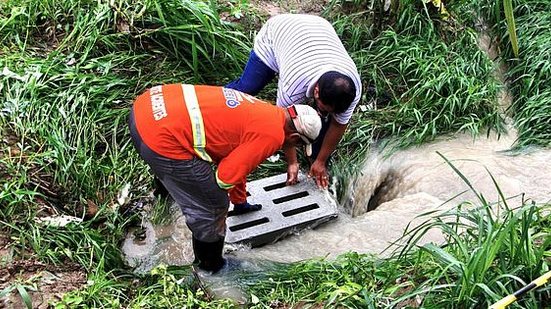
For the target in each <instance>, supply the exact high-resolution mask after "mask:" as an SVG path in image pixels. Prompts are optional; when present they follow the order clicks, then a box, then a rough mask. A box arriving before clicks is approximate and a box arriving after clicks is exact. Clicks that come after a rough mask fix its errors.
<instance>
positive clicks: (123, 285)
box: [0, 0, 551, 308]
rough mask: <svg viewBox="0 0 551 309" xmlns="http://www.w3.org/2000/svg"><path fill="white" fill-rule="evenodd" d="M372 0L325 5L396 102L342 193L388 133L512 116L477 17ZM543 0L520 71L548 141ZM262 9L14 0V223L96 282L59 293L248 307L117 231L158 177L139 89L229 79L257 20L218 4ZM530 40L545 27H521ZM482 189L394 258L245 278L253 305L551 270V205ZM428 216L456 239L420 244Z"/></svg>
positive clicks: (420, 138)
mask: <svg viewBox="0 0 551 309" xmlns="http://www.w3.org/2000/svg"><path fill="white" fill-rule="evenodd" d="M366 3H368V2H366V1H352V2H351V1H332V2H331V6H330V7H332V8H338V9H335V10H327V11H326V12H325V13H324V14H326V16H327V17H328V18H329V19H330V20H332V21H334V24H335V27H336V29H337V31H338V32H339V34H340V35H341V36H342V37H343V40H344V43H345V44H346V45H347V48H348V49H349V50H350V53H351V56H352V57H353V58H354V60H355V61H356V63H357V65H358V69H359V70H360V72H361V74H362V76H363V77H364V80H365V85H364V89H365V88H366V87H367V86H368V85H373V86H374V87H375V90H376V93H377V94H378V95H381V94H383V93H386V94H387V95H388V96H389V98H390V100H389V102H387V103H386V104H385V105H379V106H377V108H376V109H373V110H369V111H367V112H357V113H356V114H355V115H354V120H353V122H352V123H351V126H350V128H349V130H348V132H347V134H346V136H345V137H344V140H343V141H342V142H341V144H340V146H339V151H338V152H337V153H336V155H335V159H336V160H334V164H333V166H332V173H333V174H332V175H334V177H335V178H336V179H337V185H336V188H335V190H336V191H337V192H339V190H342V188H346V187H347V185H346V184H347V181H348V180H349V179H350V178H351V177H352V175H354V173H355V172H356V169H357V167H358V166H360V162H361V161H362V159H363V158H364V157H365V154H366V153H367V152H368V151H369V150H370V149H371V148H372V147H376V146H377V145H379V144H380V143H384V142H388V143H391V144H393V145H396V146H397V147H408V146H412V145H419V144H422V143H425V142H427V141H430V140H432V139H433V138H435V137H436V136H440V135H443V134H447V133H454V132H458V131H467V132H470V133H472V134H473V135H478V134H482V133H484V132H485V131H486V130H488V129H496V130H499V129H501V119H500V117H499V114H498V106H497V104H496V102H495V95H496V93H497V91H498V89H499V88H500V85H499V84H498V83H497V82H496V81H495V80H494V79H493V77H492V63H491V62H490V61H489V60H488V59H487V58H486V57H485V55H484V54H483V53H482V52H480V51H479V50H478V49H477V47H476V35H475V32H474V31H473V30H472V28H470V27H467V26H463V25H462V24H461V22H460V21H458V20H455V19H454V18H451V19H448V20H444V19H443V18H442V16H441V15H440V13H439V12H438V10H436V9H435V8H434V7H432V6H430V5H428V6H424V5H423V4H422V3H421V2H418V1H417V2H413V1H406V2H399V3H397V2H394V1H393V2H392V3H393V5H396V6H392V8H391V10H390V11H389V12H388V13H385V12H383V11H382V10H381V8H380V7H378V6H376V7H375V10H376V11H377V13H374V11H370V10H365V9H359V7H362V6H365V4H366ZM537 3H538V4H537V5H528V3H525V2H522V4H521V5H518V6H517V7H515V9H516V10H515V14H516V15H515V18H516V20H517V31H518V33H519V50H520V55H521V57H523V58H522V59H529V60H530V61H528V60H522V59H520V60H512V62H513V63H514V64H515V66H513V67H512V71H511V79H512V80H514V81H515V82H516V83H517V84H515V85H514V86H513V89H514V91H515V93H517V96H518V98H519V99H518V100H519V101H518V103H516V104H515V108H516V109H517V110H518V113H517V116H516V118H515V119H516V121H517V124H518V126H519V128H521V130H520V131H521V136H522V138H521V140H522V141H524V143H536V144H541V143H542V142H544V141H545V140H546V137H548V135H545V134H544V133H545V132H547V134H548V132H551V130H550V129H549V128H548V123H549V121H548V114H547V112H546V111H548V110H549V108H548V104H549V100H547V97H548V94H549V91H548V88H545V87H546V86H545V85H546V84H545V83H544V78H545V76H548V74H547V69H548V64H549V63H548V62H549V61H548V60H549V59H548V58H545V55H546V54H545V53H544V52H543V51H545V50H546V49H545V46H547V45H546V44H547V41H546V40H547V38H546V37H545V36H543V35H540V34H538V33H537V32H535V31H536V30H532V29H531V28H530V23H534V24H537V25H539V26H538V27H547V24H545V22H546V21H547V19H546V18H547V17H546V15H545V9H544V8H548V6H547V5H548V2H546V1H544V0H540V1H538V2H537ZM397 4H399V5H397ZM453 8H454V6H453V5H451V6H450V7H449V8H448V9H449V10H450V11H452V13H453ZM248 9H250V6H249V5H248V4H247V3H246V2H235V1H234V2H231V4H230V7H229V8H228V7H220V3H217V2H214V1H209V2H204V1H191V0H183V1H176V0H157V1H151V0H143V1H138V2H129V1H126V0H120V1H110V2H106V1H91V0H83V1H77V0H71V1H53V0H40V1H31V0H8V1H3V2H0V12H1V13H0V40H1V42H2V45H0V55H1V57H0V70H1V71H0V98H1V100H0V132H1V135H2V139H0V233H1V234H2V236H4V235H6V236H8V238H10V239H12V240H13V241H12V244H11V245H12V246H13V248H14V259H19V260H25V259H35V260H39V261H42V262H44V263H47V264H49V265H64V264H68V263H71V264H72V263H75V264H77V265H79V267H80V268H81V269H82V270H83V271H85V272H86V273H87V276H88V279H89V282H88V284H87V285H86V286H85V287H84V288H82V289H80V290H76V291H73V292H71V293H68V294H66V295H65V296H64V297H63V299H62V300H61V301H59V302H57V303H56V304H54V305H53V306H56V307H57V308H64V307H116V308H119V307H127V308H142V307H145V308H154V307H174V306H177V307H193V308H212V307H217V308H233V307H235V304H233V303H231V302H229V301H228V300H215V301H214V300H211V299H210V298H209V297H208V295H206V294H205V293H204V292H203V291H202V290H201V289H199V288H198V287H197V286H196V282H194V280H193V279H191V278H190V270H189V268H185V267H184V268H171V267H168V268H166V267H162V266H161V267H159V268H157V269H155V270H154V271H153V272H152V273H151V274H148V275H137V274H133V273H131V269H128V268H127V267H126V266H125V265H124V262H123V259H122V255H121V252H120V249H119V245H118V244H119V242H120V240H121V239H122V238H123V235H124V231H125V229H126V227H128V226H129V225H130V224H131V223H132V222H134V220H135V219H136V218H135V217H134V216H128V213H129V212H131V210H132V209H133V208H135V207H136V205H137V203H138V202H140V201H142V200H144V199H145V197H146V196H147V195H148V194H149V192H150V191H151V187H150V183H151V180H150V175H149V174H148V171H147V168H146V166H145V165H144V163H143V162H141V160H140V159H139V158H138V156H137V154H136V153H135V151H134V149H133V148H132V145H131V144H130V139H129V137H128V132H127V128H126V117H127V114H128V108H129V107H130V106H131V103H132V100H133V99H134V97H135V96H137V95H138V94H139V93H141V92H142V91H143V90H144V89H146V88H148V87H150V86H152V85H155V84H159V83H172V82H187V83H208V84H223V83H224V82H225V81H227V80H228V79H229V78H233V77H235V76H238V74H239V73H240V70H241V68H242V66H243V65H244V63H245V61H246V58H247V53H248V51H249V49H250V46H251V41H250V38H249V34H245V33H246V31H249V29H241V28H240V27H239V25H235V24H231V23H228V22H225V21H223V20H221V19H220V18H219V16H218V14H219V12H220V11H226V12H230V13H231V14H240V13H243V12H246V10H248ZM547 11H549V10H547ZM339 12H340V13H339ZM452 17H455V15H452ZM247 19H250V20H255V18H254V17H247ZM540 21H541V24H538V23H539V22H540ZM536 28H537V27H534V29H536ZM528 36H530V37H532V36H534V37H535V38H536V39H535V40H533V41H530V40H523V37H528ZM539 48H541V49H539ZM507 53H508V51H507V50H505V54H507ZM521 60H522V61H521ZM539 72H542V73H541V75H538V74H539ZM530 74H532V75H530ZM545 74H547V75H545ZM527 76H535V79H534V82H533V83H531V82H530V79H529V78H527ZM523 91H524V92H523ZM273 93H274V92H273V88H271V89H268V90H267V91H266V95H268V96H270V95H273ZM272 99H273V98H272ZM368 99H370V98H369V97H367V96H366V97H364V101H363V103H367V102H368ZM546 130H547V131H546ZM548 140H549V139H548V138H547V141H548ZM284 170H285V166H284V163H283V162H282V161H278V162H275V163H271V162H265V163H264V164H263V165H262V166H261V168H260V169H258V170H257V171H256V172H255V175H253V178H255V177H265V176H269V175H273V174H274V173H281V172H283V171H284ZM125 188H130V189H129V194H128V195H126V194H123V192H124V191H125ZM121 195H123V196H121ZM119 198H121V202H119ZM480 202H481V206H480V208H475V209H474V210H473V209H472V208H471V209H469V210H466V209H465V208H467V207H466V206H461V207H459V208H458V209H457V210H456V211H454V212H450V213H446V214H443V215H441V216H439V217H437V219H436V221H430V222H429V221H428V222H427V223H426V225H425V226H422V227H419V228H417V229H415V230H413V231H412V232H411V234H408V236H409V237H410V238H409V239H410V240H409V243H408V246H407V247H406V248H405V249H404V251H403V252H402V254H401V255H399V256H394V257H393V258H391V259H388V260H380V259H377V258H376V257H373V256H365V255H360V254H355V253H349V254H346V255H344V256H342V257H340V258H339V259H337V260H335V261H323V260H313V261H305V262H303V263H298V264H293V265H287V266H281V267H280V268H279V269H278V270H277V271H275V272H270V273H265V274H253V275H252V277H251V278H247V277H243V278H242V279H243V280H242V282H241V283H242V284H244V285H245V286H247V287H248V288H249V292H250V295H251V303H250V304H249V305H250V307H256V308H264V307H268V306H273V305H274V304H278V303H279V304H301V303H308V304H321V305H326V306H327V307H334V306H342V307H349V308H359V307H361V308H365V307H368V308H369V307H373V308H380V307H393V306H398V305H407V304H411V302H412V301H413V302H415V301H416V300H415V299H416V298H420V299H421V300H422V301H423V304H424V305H427V307H430V306H444V307H447V306H453V305H454V304H453V303H452V301H457V302H458V303H459V304H461V305H463V306H464V307H470V306H477V305H487V303H488V302H489V301H490V300H495V299H497V298H498V297H500V296H504V295H506V294H508V293H510V292H512V291H514V290H515V289H516V288H518V287H519V286H521V284H522V282H527V281H529V280H531V279H533V278H535V277H537V276H538V275H539V274H540V273H541V272H542V271H543V270H545V269H548V268H549V257H550V255H551V254H550V253H549V245H550V244H549V237H548V235H549V228H548V227H547V226H549V219H548V217H546V216H544V215H543V214H544V213H546V211H548V210H549V206H548V205H545V206H539V207H536V206H534V205H531V204H526V205H521V206H519V207H517V208H514V209H512V208H508V207H505V208H504V209H503V211H501V212H500V213H499V214H495V213H492V212H491V211H490V210H489V205H486V204H484V203H483V201H480ZM160 206H163V205H162V204H161V205H160ZM164 206H166V205H164ZM164 213H166V207H164V208H163V207H159V209H157V212H156V213H155V214H154V215H153V217H154V218H157V219H158V220H161V219H162V218H163V217H164ZM60 214H63V215H69V216H74V217H76V218H80V219H84V221H83V223H80V224H69V225H67V226H63V227H55V226H47V225H43V224H40V223H38V222H37V221H36V218H38V217H45V216H56V215H60ZM513 223H514V224H513ZM428 228H437V229H440V230H442V231H443V232H444V233H445V234H446V235H448V236H449V240H450V242H449V244H448V245H446V246H443V247H438V246H435V245H421V244H418V243H417V241H416V239H417V238H418V237H419V236H420V235H422V234H423V233H424V232H425V231H426V229H428ZM459 230H462V231H465V232H466V235H465V234H463V233H459ZM492 239H499V240H500V241H499V242H491V241H490V240H492ZM471 248H473V249H476V250H474V253H469V252H470V251H469V250H470V249H471ZM450 262H452V263H451V264H450ZM27 289H28V287H26V286H24V285H21V284H19V283H17V284H15V285H10V286H9V287H7V288H5V289H4V290H2V291H0V295H4V294H7V293H8V292H6V291H9V292H11V291H15V290H17V291H19V294H20V295H22V296H24V295H27V296H28V295H29V293H27V291H26V290H27ZM252 295H254V297H252ZM27 296H24V298H26V299H27V300H26V301H27V302H28V300H29V299H28V297H27ZM29 297H30V296H29ZM548 300H549V290H548V289H547V290H546V289H538V290H536V291H535V292H533V293H531V294H530V295H529V296H528V297H527V298H526V299H525V300H523V302H522V305H523V306H524V307H535V306H537V304H541V303H545V301H548Z"/></svg>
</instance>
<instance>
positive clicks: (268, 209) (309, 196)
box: [226, 173, 338, 247]
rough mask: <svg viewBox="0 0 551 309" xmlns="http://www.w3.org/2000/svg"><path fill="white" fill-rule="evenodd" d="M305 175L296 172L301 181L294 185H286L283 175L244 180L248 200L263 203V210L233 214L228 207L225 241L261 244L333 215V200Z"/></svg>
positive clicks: (331, 217) (329, 218)
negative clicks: (307, 179)
mask: <svg viewBox="0 0 551 309" xmlns="http://www.w3.org/2000/svg"><path fill="white" fill-rule="evenodd" d="M305 178H306V177H305V176H304V175H303V174H302V173H301V174H299V179H300V180H301V182H300V183H298V184H297V185H294V186H286V185H285V181H286V179H287V175H286V174H280V175H276V176H273V177H268V178H264V179H260V180H255V181H252V182H249V183H247V190H248V193H249V194H248V195H249V196H250V197H249V202H250V203H255V204H262V209H261V210H260V211H255V212H251V213H247V214H243V215H239V216H234V215H232V212H231V208H230V213H229V214H228V219H227V220H226V223H227V232H226V242H227V243H246V244H249V245H251V246H253V247H256V246H261V245H264V244H267V243H272V242H275V241H277V240H279V239H281V238H283V237H285V236H287V235H289V234H291V233H293V232H295V231H297V230H300V229H304V228H307V227H315V226H317V225H319V224H322V223H324V222H327V221H329V220H331V219H334V218H336V217H337V216H338V213H337V205H336V203H335V202H333V201H330V200H327V199H326V197H325V196H324V192H323V191H321V190H319V189H318V188H317V187H316V186H315V184H314V183H313V182H312V181H306V179H305ZM232 207H233V206H232Z"/></svg>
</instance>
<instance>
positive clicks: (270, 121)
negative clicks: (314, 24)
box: [129, 84, 322, 272]
mask: <svg viewBox="0 0 551 309" xmlns="http://www.w3.org/2000/svg"><path fill="white" fill-rule="evenodd" d="M321 126H322V125H321V120H320V117H319V116H318V114H317V113H316V111H315V110H314V109H313V108H311V107H309V106H304V105H298V106H290V107H287V108H282V107H278V106H273V105H272V104H268V103H266V102H264V101H261V100H259V99H256V98H255V97H253V96H250V95H247V94H245V93H241V92H239V91H236V90H234V89H227V88H222V87H216V86H206V85H187V84H171V85H162V86H155V87H152V88H151V89H149V90H148V91H146V92H145V93H143V94H142V95H140V96H139V97H138V98H137V99H136V101H135V102H134V105H133V107H132V110H131V111H130V117H129V127H130V136H131V138H132V141H133V143H134V146H135V147H136V149H137V150H138V153H139V155H140V156H141V157H142V158H143V159H144V161H145V162H146V163H147V164H148V165H149V166H150V167H151V170H152V171H153V174H154V175H155V176H156V177H157V178H158V179H159V180H160V182H161V183H162V185H163V186H164V187H166V189H167V190H168V192H169V193H170V195H171V196H172V198H174V200H175V201H176V202H177V203H178V205H179V206H180V208H181V210H182V212H183V214H184V215H185V217H186V224H187V226H188V227H189V229H190V230H191V232H192V236H193V239H192V241H193V253H194V255H195V260H196V263H197V264H198V266H199V267H200V268H202V269H204V270H207V271H212V272H217V271H218V270H220V269H221V268H222V267H223V266H224V264H225V261H224V259H223V257H222V251H223V247H224V238H225V234H226V216H227V214H228V208H229V202H232V204H233V205H234V208H233V212H234V213H235V212H236V211H239V212H241V213H243V212H247V211H251V210H259V209H260V208H254V209H253V207H252V206H260V205H250V204H249V203H248V202H247V190H246V180H247V175H248V174H249V173H250V172H251V171H253V170H254V169H255V168H256V167H257V166H258V165H259V164H260V163H262V161H264V160H265V159H266V158H267V157H269V156H270V155H272V154H273V153H274V152H275V151H276V150H278V149H280V148H282V147H283V148H287V147H295V146H296V145H297V144H298V143H301V144H305V145H306V150H307V151H308V149H310V147H309V146H311V142H312V141H313V140H315V139H316V138H317V136H318V134H319V131H320V129H321ZM212 165H215V167H216V168H215V169H214V170H213V168H212Z"/></svg>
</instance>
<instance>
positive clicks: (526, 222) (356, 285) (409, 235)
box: [250, 163, 551, 308]
mask: <svg viewBox="0 0 551 309" xmlns="http://www.w3.org/2000/svg"><path fill="white" fill-rule="evenodd" d="M449 164H450V165H451V163H449ZM451 166H452V168H454V167H453V165H451ZM454 169H455V168H454ZM456 171H457V170H456ZM457 172H458V173H459V175H460V176H461V177H463V176H462V175H461V174H460V172H459V171H457ZM463 178H464V177H463ZM465 181H467V183H468V180H467V179H465ZM496 188H497V190H499V186H498V185H497V184H496ZM473 190H474V188H473ZM475 193H476V191H475ZM477 195H478V196H479V200H478V201H472V202H465V203H463V204H460V205H457V207H454V208H452V209H451V210H449V211H445V212H441V213H426V214H421V215H420V217H421V218H426V221H425V222H424V223H422V224H421V225H419V226H416V227H414V228H412V229H411V230H410V231H408V232H406V233H405V234H404V236H403V238H402V240H403V241H404V245H403V247H402V249H401V250H398V251H395V252H394V254H393V255H392V256H391V257H390V258H388V259H384V260H381V259H378V258H376V257H373V256H369V255H363V254H356V253H348V254H345V255H342V256H340V257H339V258H337V259H336V260H334V261H324V260H311V261H305V262H299V263H295V264H292V265H290V266H285V267H281V268H280V269H277V270H275V271H272V272H269V273H265V274H263V275H262V276H260V277H258V278H257V283H256V284H255V285H253V286H252V287H251V290H250V292H251V293H252V294H253V295H265V296H264V298H262V299H261V304H263V305H268V304H270V303H273V302H274V299H275V300H277V301H279V302H281V303H284V304H287V305H293V304H297V303H306V304H312V305H320V306H321V305H323V306H324V307H334V306H337V305H338V306H339V307H341V308H396V307H400V306H406V305H412V306H414V307H417V306H421V307H423V308H480V307H488V306H489V305H490V304H492V303H493V302H495V301H497V300H499V299H501V298H502V297H505V296H506V295H508V294H512V293H513V292H514V291H516V290H517V289H519V288H521V287H522V286H524V285H525V284H527V283H529V282H530V281H531V280H533V279H535V278H537V277H539V276H540V275H541V274H543V273H545V272H547V271H549V268H550V265H551V261H550V260H549V255H550V254H551V238H550V237H549V235H550V234H549V233H550V231H551V230H550V229H549V216H548V215H547V214H548V213H549V211H550V210H551V208H550V207H551V205H549V204H546V205H536V204H535V203H533V202H530V201H525V202H524V203H523V204H522V205H519V206H516V205H515V207H511V206H510V205H508V204H507V202H506V201H505V199H504V200H503V201H502V203H501V204H500V205H491V204H489V203H488V202H487V201H485V199H484V197H483V196H482V195H480V194H477ZM429 230H431V231H435V230H437V231H440V232H441V233H442V234H443V236H444V238H445V239H446V240H445V242H444V244H443V245H441V244H434V243H422V242H421V241H420V240H421V239H422V237H423V236H424V235H425V234H426V233H427V232H428V231H429ZM256 275H257V276H258V274H256ZM549 300H551V293H550V290H549V288H548V287H547V288H546V287H542V288H540V289H538V290H536V291H534V292H533V293H531V294H529V295H527V296H526V297H525V298H523V299H521V300H520V301H519V303H520V305H522V307H524V308H540V307H541V306H542V305H543V304H546V303H547V302H549ZM414 304H415V305H414ZM260 307H261V306H259V308H260Z"/></svg>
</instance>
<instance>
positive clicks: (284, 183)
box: [264, 182, 287, 192]
mask: <svg viewBox="0 0 551 309" xmlns="http://www.w3.org/2000/svg"><path fill="white" fill-rule="evenodd" d="M286 185H287V183H286V182H280V183H276V184H273V185H269V186H266V187H264V191H266V192H268V191H272V190H275V189H281V188H284V187H285V186H286Z"/></svg>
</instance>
